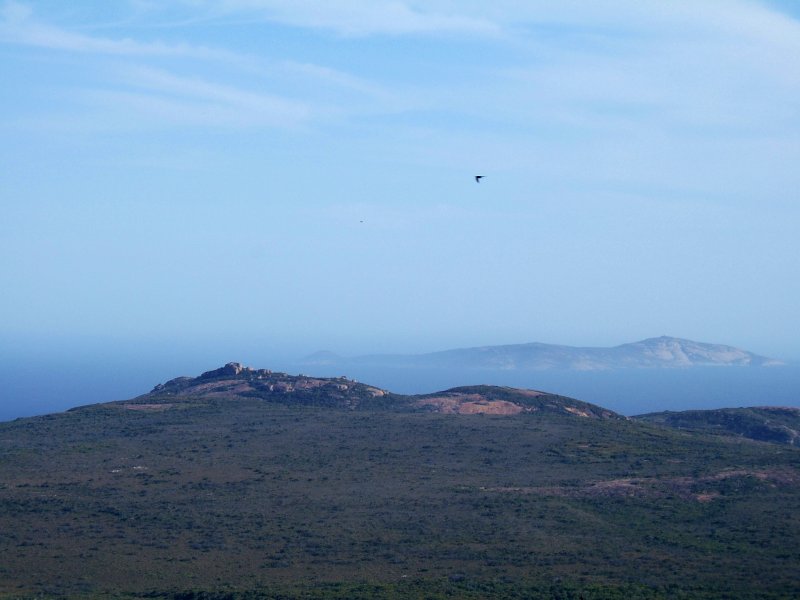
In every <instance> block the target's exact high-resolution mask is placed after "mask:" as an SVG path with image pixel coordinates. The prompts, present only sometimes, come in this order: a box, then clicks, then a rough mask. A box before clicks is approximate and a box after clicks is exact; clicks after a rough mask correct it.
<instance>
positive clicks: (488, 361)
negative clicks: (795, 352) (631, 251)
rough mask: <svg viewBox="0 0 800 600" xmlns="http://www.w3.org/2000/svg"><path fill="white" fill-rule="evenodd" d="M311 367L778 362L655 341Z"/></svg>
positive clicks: (323, 360) (325, 358)
mask: <svg viewBox="0 0 800 600" xmlns="http://www.w3.org/2000/svg"><path fill="white" fill-rule="evenodd" d="M305 362H306V364H314V365H322V364H324V365H342V366H345V365H349V364H354V365H372V366H383V367H393V368H403V367H408V368H421V367H422V368H459V369H470V368H475V369H494V370H504V369H507V370H533V371H541V370H547V369H566V370H577V371H594V370H606V369H619V368H675V367H696V366H770V365H780V364H783V363H782V362H781V361H778V360H775V359H771V358H767V357H765V356H759V355H758V354H754V353H752V352H748V351H746V350H741V349H739V348H734V347H733V346H725V345H722V344H709V343H704V342H695V341H693V340H687V339H681V338H675V337H669V336H661V337H655V338H648V339H645V340H641V341H638V342H631V343H628V344H622V345H619V346H614V347H612V348H599V347H598V348H596V347H574V346H563V345H558V344H544V343H541V342H529V343H525V344H509V345H501V346H479V347H473V348H456V349H453V350H443V351H439V352H430V353H426V354H406V355H402V354H400V355H391V354H374V355H368V356H358V357H355V358H343V357H339V356H337V355H335V354H333V353H332V352H320V353H317V354H315V355H312V356H310V357H308V358H307V359H306V360H305Z"/></svg>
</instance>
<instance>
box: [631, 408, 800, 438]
mask: <svg viewBox="0 0 800 600" xmlns="http://www.w3.org/2000/svg"><path fill="white" fill-rule="evenodd" d="M633 418H634V419H638V420H640V421H647V422H650V423H654V424H658V425H663V426H667V427H673V428H676V429H682V430H688V431H697V432H700V433H711V434H718V435H729V436H736V437H743V438H749V439H753V440H758V441H761V442H771V443H776V444H789V445H792V446H800V409H798V408H788V407H775V406H761V407H750V408H721V409H716V410H687V411H681V412H659V413H649V414H646V415H638V416H636V417H633Z"/></svg>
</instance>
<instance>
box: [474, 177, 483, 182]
mask: <svg viewBox="0 0 800 600" xmlns="http://www.w3.org/2000/svg"><path fill="white" fill-rule="evenodd" d="M481 179H483V175H475V183H480V182H481Z"/></svg>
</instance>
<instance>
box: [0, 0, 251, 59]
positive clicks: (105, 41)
mask: <svg viewBox="0 0 800 600" xmlns="http://www.w3.org/2000/svg"><path fill="white" fill-rule="evenodd" d="M0 42H2V43H6V44H16V45H22V46H33V47H38V48H47V49H50V50H66V51H69V52H81V53H91V54H108V55H119V56H134V57H137V56H138V57H156V56H162V57H169V56H173V57H184V58H198V59H206V60H217V61H225V62H235V63H241V64H242V65H246V64H248V63H250V62H251V59H249V58H247V57H244V56H242V55H240V54H236V53H233V52H228V51H226V50H220V49H214V48H207V47H204V46H197V45H192V44H181V43H179V44H167V43H164V42H140V41H136V40H133V39H130V38H123V39H110V38H102V37H92V36H87V35H82V34H78V33H73V32H70V31H67V30H64V29H60V28H58V27H54V26H51V25H47V24H45V23H42V22H40V21H38V20H37V19H36V18H35V17H34V14H33V10H32V9H31V8H30V7H29V6H27V5H24V4H19V3H16V2H9V3H6V4H5V5H4V6H3V7H2V8H1V9H0Z"/></svg>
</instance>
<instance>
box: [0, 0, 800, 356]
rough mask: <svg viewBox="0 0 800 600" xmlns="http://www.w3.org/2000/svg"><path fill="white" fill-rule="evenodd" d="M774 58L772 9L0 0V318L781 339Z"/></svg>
mask: <svg viewBox="0 0 800 600" xmlns="http://www.w3.org/2000/svg"><path fill="white" fill-rule="evenodd" d="M798 56H800V21H799V20H798V11H797V9H796V7H795V6H794V5H793V4H792V3H789V2H758V1H755V0H747V1H746V0H724V1H714V0H708V1H702V2H698V1H697V0H692V1H688V0H687V1H674V2H655V1H654V2H641V1H640V0H629V1H625V0H614V1H612V0H598V1H593V2H583V1H581V2H578V1H569V0H565V1H559V2H557V3H556V2H544V1H536V0H533V1H529V2H525V3H519V2H510V1H507V0H495V1H494V2H491V3H487V2H474V1H470V0H460V1H459V2H453V1H450V0H430V1H427V2H416V1H411V0H341V1H333V0H332V1H329V2H324V3H323V2H317V1H314V2H312V1H309V0H221V1H213V2H212V1H211V0H170V1H158V2H156V1H149V0H128V1H125V0H120V1H117V2H102V3H101V2H94V1H86V0H73V1H71V2H63V1H60V0H52V1H48V0H42V1H37V2H23V1H11V2H8V1H2V0H0V81H2V82H3V83H2V89H3V93H2V94H0V164H2V168H0V208H1V209H2V219H0V257H2V258H0V287H1V288H2V290H3V292H2V294H0V336H2V338H3V339H6V340H14V343H15V344H17V343H19V340H27V341H26V343H28V344H31V345H32V347H34V346H36V344H40V345H41V346H42V347H44V346H46V345H50V347H54V346H52V344H51V342H49V341H48V340H62V341H63V340H70V339H82V340H104V341H103V342H102V343H103V344H114V343H118V344H124V343H129V342H130V341H131V340H134V341H136V343H137V344H140V345H141V346H140V347H141V348H146V347H147V344H151V345H152V346H153V347H154V348H155V347H158V346H159V345H160V344H164V343H165V341H169V343H177V342H176V340H177V341H180V343H182V344H185V345H187V346H192V345H195V346H197V347H201V346H202V347H217V348H225V349H226V352H229V353H230V354H229V356H230V359H231V360H234V359H236V358H237V357H238V356H237V355H236V350H237V348H245V347H246V348H256V347H261V348H268V349H269V350H270V351H271V352H273V353H280V352H285V353H288V354H292V355H294V354H297V353H305V352H311V351H314V350H319V349H323V348H325V349H330V350H334V351H338V352H340V353H343V354H356V353H366V352H384V351H427V350H438V349H443V348H448V347H456V346H468V345H483V344H503V343H519V342H526V341H542V342H552V343H564V344H572V345H615V344H619V343H624V342H628V341H633V340H636V339H642V338H645V337H651V336H657V335H662V334H666V335H675V336H680V337H687V338H691V339H696V340H701V341H709V342H719V343H729V344H732V345H737V346H741V347H745V348H747V349H750V350H753V351H757V352H760V353H763V354H768V355H773V356H779V357H784V358H800V342H798V340H797V335H796V332H797V331H798V325H799V324H798V316H797V308H798V306H800V260H799V259H798V257H799V256H800V243H798V241H797V230H798V224H800V204H799V203H798V189H800V168H798V165H800V136H799V134H800V102H798V99H799V98H800V61H798V60H797V57H798ZM475 174H482V175H485V176H486V177H485V179H484V180H483V182H482V183H481V184H476V183H475V182H474V181H473V179H472V177H473V175H475ZM98 343H100V342H98ZM257 366H266V365H257Z"/></svg>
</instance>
